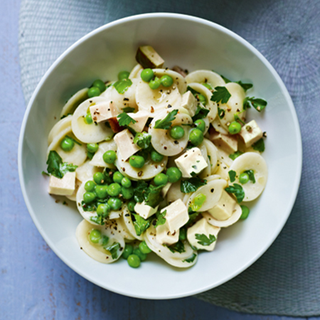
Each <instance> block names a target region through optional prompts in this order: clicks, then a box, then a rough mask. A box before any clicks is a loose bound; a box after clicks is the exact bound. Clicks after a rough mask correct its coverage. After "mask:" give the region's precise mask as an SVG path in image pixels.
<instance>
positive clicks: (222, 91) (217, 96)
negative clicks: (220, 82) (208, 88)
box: [210, 87, 231, 103]
mask: <svg viewBox="0 0 320 320" xmlns="http://www.w3.org/2000/svg"><path fill="white" fill-rule="evenodd" d="M214 90H215V91H214V92H213V93H212V96H211V99H210V100H211V101H215V102H217V103H219V102H221V103H227V102H228V101H229V99H230V97H231V94H230V92H229V91H228V89H227V88H226V87H215V88H214Z"/></svg>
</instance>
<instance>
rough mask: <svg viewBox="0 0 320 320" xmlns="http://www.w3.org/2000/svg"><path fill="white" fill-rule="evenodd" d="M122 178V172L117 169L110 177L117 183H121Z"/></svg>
mask: <svg viewBox="0 0 320 320" xmlns="http://www.w3.org/2000/svg"><path fill="white" fill-rule="evenodd" d="M122 178H123V175H122V173H120V172H119V171H116V172H115V173H114V174H113V177H112V179H113V181H114V182H117V183H119V184H120V183H121V180H122Z"/></svg>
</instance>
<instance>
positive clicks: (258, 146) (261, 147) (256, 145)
mask: <svg viewBox="0 0 320 320" xmlns="http://www.w3.org/2000/svg"><path fill="white" fill-rule="evenodd" d="M252 147H253V149H254V150H257V151H260V152H263V151H264V150H265V145H264V140H263V138H261V139H259V140H258V141H257V142H255V143H254V144H253V145H252Z"/></svg>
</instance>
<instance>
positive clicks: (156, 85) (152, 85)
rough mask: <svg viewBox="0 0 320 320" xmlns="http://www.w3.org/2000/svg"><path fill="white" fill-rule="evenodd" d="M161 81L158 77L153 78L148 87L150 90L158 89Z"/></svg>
mask: <svg viewBox="0 0 320 320" xmlns="http://www.w3.org/2000/svg"><path fill="white" fill-rule="evenodd" d="M160 84H161V81H160V79H159V78H158V77H155V78H154V79H152V80H150V82H149V87H150V88H151V89H152V90H155V89H158V88H159V87H160Z"/></svg>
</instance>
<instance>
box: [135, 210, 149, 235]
mask: <svg viewBox="0 0 320 320" xmlns="http://www.w3.org/2000/svg"><path fill="white" fill-rule="evenodd" d="M133 216H134V218H135V221H133V225H134V229H135V230H136V233H137V236H141V234H142V233H143V232H145V231H146V230H147V229H148V228H149V226H150V219H147V220H146V219H143V218H142V217H140V216H139V215H138V214H135V213H133Z"/></svg>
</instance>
